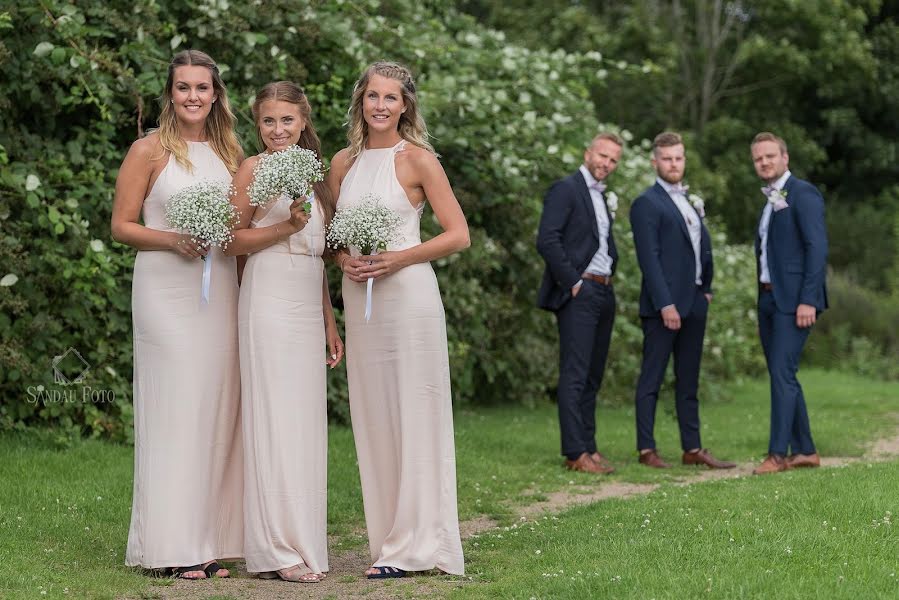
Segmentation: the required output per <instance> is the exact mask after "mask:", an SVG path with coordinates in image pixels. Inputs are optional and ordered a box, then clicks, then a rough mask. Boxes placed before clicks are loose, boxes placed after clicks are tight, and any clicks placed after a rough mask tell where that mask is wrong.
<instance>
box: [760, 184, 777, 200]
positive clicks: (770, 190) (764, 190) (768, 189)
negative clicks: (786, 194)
mask: <svg viewBox="0 0 899 600" xmlns="http://www.w3.org/2000/svg"><path fill="white" fill-rule="evenodd" d="M779 191H780V190H779V189H777V188H776V187H774V186H773V185H766V186H765V187H763V188H762V193H763V194H765V198H767V197H768V196H770V195H771V194H776V193H778V192H779Z"/></svg>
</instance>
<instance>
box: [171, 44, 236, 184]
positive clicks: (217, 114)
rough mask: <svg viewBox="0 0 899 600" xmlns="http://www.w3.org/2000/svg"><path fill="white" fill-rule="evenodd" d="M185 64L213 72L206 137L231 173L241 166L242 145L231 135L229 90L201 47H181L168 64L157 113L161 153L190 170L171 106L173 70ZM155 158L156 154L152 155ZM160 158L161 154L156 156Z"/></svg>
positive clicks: (231, 114)
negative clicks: (166, 76)
mask: <svg viewBox="0 0 899 600" xmlns="http://www.w3.org/2000/svg"><path fill="white" fill-rule="evenodd" d="M184 66H195V67H206V68H207V69H209V73H210V74H211V75H212V89H213V92H215V95H216V98H217V99H216V101H215V102H214V103H213V104H212V108H211V109H210V111H209V116H207V117H206V125H205V130H206V139H207V140H208V141H209V145H210V146H211V147H212V150H213V152H215V153H216V155H218V157H219V158H220V159H222V162H223V163H225V166H226V167H227V168H228V171H230V172H231V173H232V174H234V173H236V172H237V167H239V166H240V156H241V153H242V151H241V148H240V143H239V142H238V141H237V136H236V135H235V134H234V122H235V120H236V119H235V117H234V113H233V112H231V104H230V103H229V102H228V92H227V90H226V89H225V83H224V82H223V81H222V76H221V75H220V74H219V68H218V65H216V64H215V61H214V60H212V58H211V57H210V56H209V55H208V54H206V53H205V52H201V51H200V50H183V51H181V52H179V53H178V54H176V55H175V56H174V57H172V62H171V63H169V76H168V79H167V80H166V82H165V89H164V90H163V91H162V96H161V97H160V102H161V103H162V112H161V113H160V115H159V129H158V132H159V142H160V144H161V145H162V152H163V153H165V152H166V151H168V152H171V153H172V154H173V155H174V156H175V160H176V161H178V164H180V165H181V166H183V167H184V168H186V169H187V170H189V171H193V165H192V164H191V162H190V158H189V157H188V154H187V144H186V143H185V142H184V139H183V138H182V137H181V134H180V133H179V132H178V120H177V117H175V107H174V106H173V105H172V87H173V86H174V84H175V69H177V68H178V67H184ZM154 158H155V157H154ZM159 158H161V156H160V157H159Z"/></svg>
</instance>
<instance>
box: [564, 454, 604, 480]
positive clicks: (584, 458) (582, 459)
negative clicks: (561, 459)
mask: <svg viewBox="0 0 899 600" xmlns="http://www.w3.org/2000/svg"><path fill="white" fill-rule="evenodd" d="M565 466H566V467H568V468H569V469H571V470H572V471H581V472H582V473H596V474H597V475H606V474H608V473H611V472H613V471H614V470H615V469H613V468H611V467H604V466H602V465H601V464H599V463H598V462H596V461H595V460H593V459H592V458H590V455H589V454H587V453H586V452H584V453H583V454H581V455H580V456H578V457H577V460H567V459H566V460H565Z"/></svg>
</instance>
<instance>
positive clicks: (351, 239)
mask: <svg viewBox="0 0 899 600" xmlns="http://www.w3.org/2000/svg"><path fill="white" fill-rule="evenodd" d="M402 223H403V219H402V218H401V217H400V216H399V215H398V214H397V213H396V212H395V211H393V210H392V209H390V208H388V207H386V206H384V205H382V204H381V198H380V196H378V195H376V194H366V195H365V196H363V197H362V200H361V201H360V202H359V203H358V204H354V205H353V206H348V207H341V208H338V209H337V213H336V214H335V215H334V218H333V219H331V225H330V227H328V237H327V241H328V247H329V248H332V249H334V250H337V249H340V248H357V249H358V250H359V251H360V252H362V254H369V255H370V254H374V253H377V251H378V250H386V249H387V244H390V243H392V242H399V241H401V240H402V236H401V235H400V226H401V225H402Z"/></svg>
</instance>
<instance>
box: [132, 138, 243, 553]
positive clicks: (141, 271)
mask: <svg viewBox="0 0 899 600" xmlns="http://www.w3.org/2000/svg"><path fill="white" fill-rule="evenodd" d="M188 154H189V158H190V162H191V163H192V165H193V172H191V171H189V170H187V169H186V168H185V167H184V166H182V165H180V164H179V163H178V162H177V161H176V160H175V157H174V156H170V157H169V161H168V164H167V165H166V166H165V168H164V169H163V170H162V173H161V174H160V175H159V178H158V179H157V180H156V182H155V183H154V184H153V188H152V189H151V190H150V193H149V195H148V196H147V198H146V200H144V204H143V222H144V225H145V226H147V227H149V228H151V229H159V230H164V231H173V230H172V228H171V227H170V226H169V224H168V221H167V220H166V217H165V207H166V204H167V203H168V202H169V200H170V199H171V198H172V196H173V195H174V194H175V193H177V192H178V191H180V190H182V189H184V188H186V187H188V186H190V185H193V184H194V183H197V182H199V181H200V180H203V179H207V180H215V181H227V182H230V181H231V174H230V173H229V172H228V169H227V168H226V167H225V165H224V163H223V162H222V161H221V160H220V159H219V157H218V156H217V155H216V154H215V152H213V151H212V149H211V148H210V147H209V145H208V144H207V143H205V142H188ZM207 260H210V261H212V263H211V264H212V275H211V285H210V291H209V302H208V303H204V302H203V300H202V297H201V286H202V277H203V265H204V262H203V261H202V260H200V259H196V258H194V259H191V258H185V257H182V256H180V255H178V254H177V253H175V252H172V251H168V250H154V251H145V250H142V251H140V252H138V253H137V258H136V259H135V261H134V281H133V284H132V293H131V308H132V318H133V323H134V495H133V500H132V508H131V529H130V531H129V533H128V548H127V552H126V554H125V564H127V565H130V566H142V567H144V568H162V567H176V566H190V565H195V564H199V563H202V562H205V561H208V560H212V559H216V558H218V559H223V558H237V557H240V556H243V518H242V514H243V459H242V454H243V451H242V442H241V432H240V368H239V363H238V351H237V271H236V266H235V265H236V263H235V259H234V258H229V257H226V256H225V255H224V254H223V253H222V251H221V249H219V248H211V249H210V252H209V254H208V256H207Z"/></svg>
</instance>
